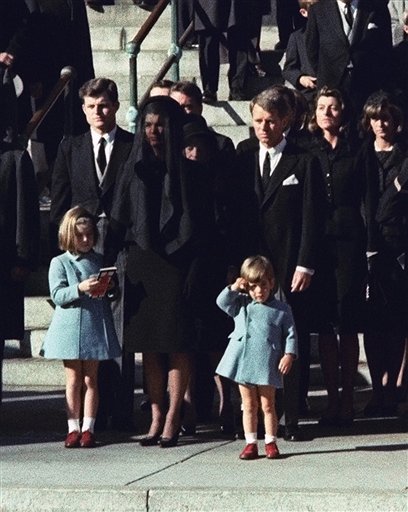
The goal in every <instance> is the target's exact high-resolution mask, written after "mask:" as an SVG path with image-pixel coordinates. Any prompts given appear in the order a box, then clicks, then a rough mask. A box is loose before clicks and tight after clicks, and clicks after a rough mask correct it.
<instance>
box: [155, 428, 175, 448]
mask: <svg viewBox="0 0 408 512" xmlns="http://www.w3.org/2000/svg"><path fill="white" fill-rule="evenodd" d="M178 438H179V433H178V432H176V433H175V434H174V436H172V437H161V438H160V440H159V445H160V446H161V447H162V448H173V447H174V446H177V443H178Z"/></svg>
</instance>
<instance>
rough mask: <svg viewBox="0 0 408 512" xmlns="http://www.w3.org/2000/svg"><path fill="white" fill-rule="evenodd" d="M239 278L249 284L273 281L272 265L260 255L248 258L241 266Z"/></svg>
mask: <svg viewBox="0 0 408 512" xmlns="http://www.w3.org/2000/svg"><path fill="white" fill-rule="evenodd" d="M241 277H243V278H244V279H245V280H246V281H248V282H250V283H259V282H260V281H262V280H263V279H265V278H266V279H275V272H274V271H273V267H272V263H271V262H270V261H269V260H268V258H266V257H265V256H261V255H260V254H258V255H256V256H250V257H249V258H247V259H246V260H245V261H244V263H243V264H242V266H241Z"/></svg>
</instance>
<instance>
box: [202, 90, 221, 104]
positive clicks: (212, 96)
mask: <svg viewBox="0 0 408 512" xmlns="http://www.w3.org/2000/svg"><path fill="white" fill-rule="evenodd" d="M217 100H218V98H217V93H216V92H211V91H204V93H203V103H206V104H207V105H214V104H215V103H217Z"/></svg>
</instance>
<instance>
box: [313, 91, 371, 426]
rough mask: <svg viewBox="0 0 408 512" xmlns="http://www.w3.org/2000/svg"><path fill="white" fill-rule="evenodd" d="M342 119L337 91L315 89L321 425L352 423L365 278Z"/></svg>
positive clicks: (356, 175)
mask: <svg viewBox="0 0 408 512" xmlns="http://www.w3.org/2000/svg"><path fill="white" fill-rule="evenodd" d="M346 121H347V115H346V111H345V104H344V101H343V98H342V96H341V93H340V92H339V91H338V90H337V89H329V88H327V87H324V88H323V89H321V90H320V91H319V92H318V94H317V97H316V106H315V111H314V114H313V117H312V119H311V122H310V126H309V129H310V131H311V132H312V133H313V134H314V135H315V139H314V143H313V146H312V151H313V153H314V154H316V156H317V157H318V158H319V160H320V164H321V169H322V172H323V178H324V181H325V184H326V207H327V208H326V222H325V238H324V241H325V247H324V249H325V251H327V252H324V254H326V258H324V261H322V266H321V267H320V272H319V269H318V270H317V275H316V279H317V280H318V281H319V282H320V283H321V284H322V288H321V297H322V299H323V300H324V305H323V304H322V319H323V323H322V326H321V329H320V331H319V351H320V362H321V367H322V371H323V375H324V379H325V383H326V387H327V395H328V407H327V411H326V413H325V414H324V415H323V417H322V418H321V420H320V424H323V425H346V424H349V423H350V422H351V421H352V420H353V415H354V411H353V385H354V379H355V375H356V372H357V364H358V347H359V344H358V334H357V333H358V332H359V326H360V319H361V307H360V306H361V290H362V288H363V280H364V275H365V257H364V249H365V245H364V238H365V235H364V224H363V219H362V217H361V214H360V206H361V202H362V196H363V174H362V172H361V169H360V168H359V167H358V166H357V165H356V159H355V151H354V150H353V147H352V144H351V143H350V141H349V140H348V138H347V137H346V133H345V132H346V130H345V128H346ZM319 273H320V275H319ZM332 306H334V308H333V309H332ZM339 366H340V367H341V388H342V391H341V395H340V393H339V382H338V369H339Z"/></svg>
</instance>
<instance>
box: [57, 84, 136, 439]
mask: <svg viewBox="0 0 408 512" xmlns="http://www.w3.org/2000/svg"><path fill="white" fill-rule="evenodd" d="M79 96H80V98H81V100H82V102H83V105H82V109H83V111H84V114H85V117H86V120H87V122H88V124H89V126H90V130H89V131H88V132H86V133H84V134H82V135H78V136H76V137H67V138H66V139H63V140H62V142H61V144H60V146H59V148H58V154H57V159H56V161H55V166H54V170H53V174H52V186H51V211H50V222H51V237H52V239H53V241H54V247H53V249H54V251H55V240H56V233H57V230H58V225H59V222H60V221H61V219H62V217H63V215H64V214H65V212H66V211H67V210H69V209H70V208H72V207H73V206H75V205H79V206H83V207H84V208H86V209H87V210H88V211H89V212H90V213H92V214H93V215H95V216H97V217H98V230H99V232H100V235H101V236H100V243H99V244H98V247H97V250H102V249H101V248H102V247H103V240H104V235H105V232H106V228H107V223H108V220H109V216H110V212H111V209H112V203H113V198H114V191H115V184H116V182H117V181H118V178H119V175H120V171H121V169H122V165H123V164H124V163H125V161H126V159H127V157H128V155H129V152H130V149H131V147H132V144H133V138H134V136H133V135H132V134H131V133H129V132H127V131H125V130H122V129H121V128H120V127H119V126H117V125H116V112H117V111H118V109H119V101H118V91H117V87H116V84H115V82H113V81H112V80H110V79H107V78H95V79H92V80H89V81H88V82H86V83H85V84H84V85H83V86H82V87H81V89H80V91H79ZM118 266H119V265H118ZM119 270H120V269H118V271H119ZM118 273H119V272H118ZM117 310H118V311H115V309H114V318H115V326H116V328H117V330H118V337H119V339H120V338H121V313H122V311H121V308H120V307H118V308H117ZM132 355H133V354H130V353H126V352H124V354H123V360H122V373H121V375H119V373H120V372H119V370H118V365H117V364H116V362H115V361H106V362H102V364H101V365H100V373H99V388H100V389H99V390H100V405H99V410H98V418H97V428H98V427H99V428H103V427H105V425H106V424H107V419H108V416H110V415H112V424H113V426H115V427H117V428H120V429H121V428H128V427H131V424H132V414H133V381H132V379H134V376H133V374H134V358H133V360H132ZM114 379H116V385H114V384H113V383H112V381H113V380H114ZM115 393H116V395H117V396H115ZM112 395H113V396H112ZM111 409H112V410H111Z"/></svg>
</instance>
